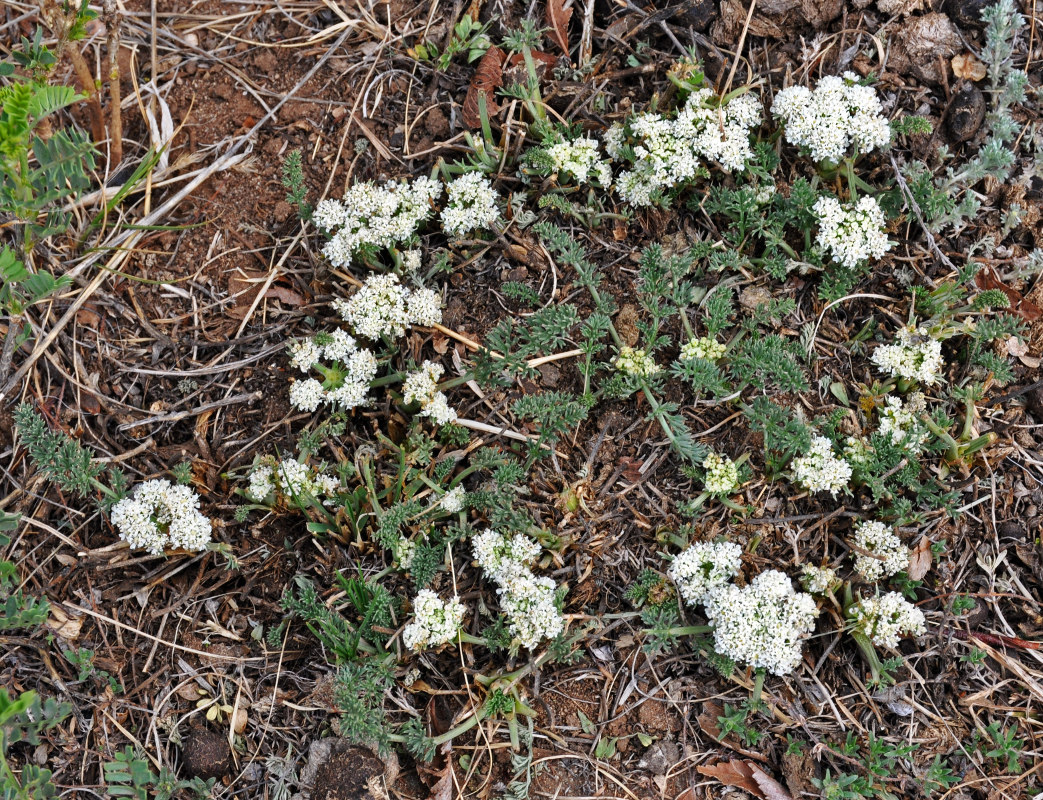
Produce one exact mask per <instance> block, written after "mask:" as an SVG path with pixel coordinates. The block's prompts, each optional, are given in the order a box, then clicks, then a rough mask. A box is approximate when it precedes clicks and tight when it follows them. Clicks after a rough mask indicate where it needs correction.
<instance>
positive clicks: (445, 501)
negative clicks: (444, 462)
mask: <svg viewBox="0 0 1043 800" xmlns="http://www.w3.org/2000/svg"><path fill="white" fill-rule="evenodd" d="M465 495H466V492H465V491H464V487H463V486H456V487H454V488H453V489H450V490H449V491H448V492H446V493H445V494H444V495H442V499H441V500H440V501H439V505H440V506H441V507H442V510H443V511H446V512H447V513H449V514H455V513H457V512H458V511H463V508H464V497H465Z"/></svg>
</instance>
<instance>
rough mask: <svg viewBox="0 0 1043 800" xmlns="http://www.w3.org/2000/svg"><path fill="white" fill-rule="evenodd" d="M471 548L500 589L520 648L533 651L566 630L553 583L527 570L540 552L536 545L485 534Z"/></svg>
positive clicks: (502, 604) (526, 539)
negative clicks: (556, 601)
mask: <svg viewBox="0 0 1043 800" xmlns="http://www.w3.org/2000/svg"><path fill="white" fill-rule="evenodd" d="M472 546H473V552H474V559H475V561H477V562H478V565H479V566H480V567H481V568H482V569H483V570H484V571H485V574H486V575H488V576H489V577H490V578H491V579H492V580H493V581H494V582H495V583H496V584H497V586H498V587H499V588H498V589H497V593H498V594H499V595H500V607H501V608H502V609H503V612H504V614H506V615H507V619H508V620H509V621H510V624H509V626H508V630H509V631H510V633H511V635H512V636H513V637H514V638H515V639H516V640H517V641H518V642H519V643H520V644H521V645H522V646H523V647H526V648H528V649H529V650H534V649H535V648H536V647H538V646H539V644H540V642H542V641H543V640H544V639H551V638H553V637H555V636H557V635H558V634H559V633H561V632H562V631H563V630H564V629H565V619H564V617H562V615H561V612H560V611H558V608H557V606H556V605H555V604H554V593H555V588H556V587H555V584H554V581H553V580H551V579H550V578H547V577H545V576H539V577H537V576H536V575H534V574H533V573H532V570H531V569H529V565H530V564H531V563H532V562H533V561H535V560H536V557H537V556H539V554H540V553H541V552H542V548H541V547H540V545H539V542H537V541H535V540H533V539H530V538H529V537H528V536H525V535H524V534H520V533H516V534H514V535H513V536H512V537H510V538H507V537H505V536H504V535H503V534H500V533H497V532H496V531H493V530H486V531H484V532H483V533H480V534H479V535H477V536H475V537H474V539H473V541H472Z"/></svg>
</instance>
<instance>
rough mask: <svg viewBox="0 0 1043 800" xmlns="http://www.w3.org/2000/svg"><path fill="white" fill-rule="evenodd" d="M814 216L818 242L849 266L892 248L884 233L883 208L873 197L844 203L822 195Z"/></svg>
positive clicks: (852, 267) (851, 266)
mask: <svg viewBox="0 0 1043 800" xmlns="http://www.w3.org/2000/svg"><path fill="white" fill-rule="evenodd" d="M815 216H816V217H817V218H818V236H817V237H816V238H815V243H816V244H817V245H818V246H819V247H821V248H822V249H823V250H825V251H826V252H827V253H829V255H830V257H832V258H833V260H834V261H836V262H837V263H839V264H841V265H843V266H845V267H847V268H848V269H854V268H855V267H857V266H858V265H859V264H860V263H861V262H863V261H868V260H869V259H871V258H880V257H881V256H883V255H884V253H886V252H887V251H888V250H890V249H891V245H892V242H891V240H890V239H888V238H887V234H886V233H884V212H883V211H882V210H881V208H880V206H879V205H878V204H877V202H876V200H875V199H874V198H872V197H863V198H862V199H860V200H859V201H858V202H857V203H855V204H854V205H852V204H851V203H846V204H843V205H842V204H841V203H840V201H839V200H837V199H836V198H835V197H820V198H819V199H818V201H816V203H815Z"/></svg>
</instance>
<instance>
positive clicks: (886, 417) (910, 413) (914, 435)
mask: <svg viewBox="0 0 1043 800" xmlns="http://www.w3.org/2000/svg"><path fill="white" fill-rule="evenodd" d="M926 410H927V402H926V399H925V398H924V396H923V393H922V392H913V393H912V394H910V395H909V396H908V397H907V398H906V399H905V401H904V402H903V401H902V399H901V398H900V397H894V396H891V395H888V396H887V397H885V398H884V407H883V408H882V409H881V410H880V427H879V429H878V430H879V432H880V433H881V434H882V435H884V436H888V437H890V439H891V441H892V442H893V443H894V444H904V445H905V446H906V447H908V448H909V449H910V450H911V451H912V452H914V453H918V452H920V449H921V448H922V447H923V444H924V443H925V442H926V441H927V438H928V435H929V433H930V431H929V430H928V429H927V427H926V426H925V425H923V423H922V422H921V421H920V415H921V414H923V413H924V412H925V411H926Z"/></svg>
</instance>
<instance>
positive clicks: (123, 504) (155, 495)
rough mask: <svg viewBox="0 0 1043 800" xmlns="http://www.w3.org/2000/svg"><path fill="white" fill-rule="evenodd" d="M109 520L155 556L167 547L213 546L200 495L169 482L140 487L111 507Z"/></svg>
mask: <svg viewBox="0 0 1043 800" xmlns="http://www.w3.org/2000/svg"><path fill="white" fill-rule="evenodd" d="M110 518H111V519H112V524H113V525H115V526H116V530H118V531H119V535H120V538H121V539H123V540H124V541H125V542H127V543H128V544H129V545H130V546H131V547H143V548H145V549H146V550H148V551H149V552H150V553H152V554H153V555H159V554H160V553H162V552H163V551H164V550H165V549H166V548H168V547H170V548H177V547H180V548H183V549H185V550H192V551H199V550H205V549H206V546H207V545H208V544H209V543H210V534H211V530H212V527H211V524H210V520H209V519H207V518H206V517H205V516H203V514H202V513H201V512H200V511H199V495H198V494H196V493H195V491H194V490H192V489H190V488H189V487H188V486H179V485H177V484H172V483H171V482H170V481H168V480H162V479H159V480H151V481H145V482H144V483H141V484H138V486H137V487H135V489H134V492H133V494H132V495H131V496H130V497H124V498H123V499H122V500H120V501H119V502H118V503H116V504H115V505H114V506H113V507H112V511H111V512H110Z"/></svg>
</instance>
